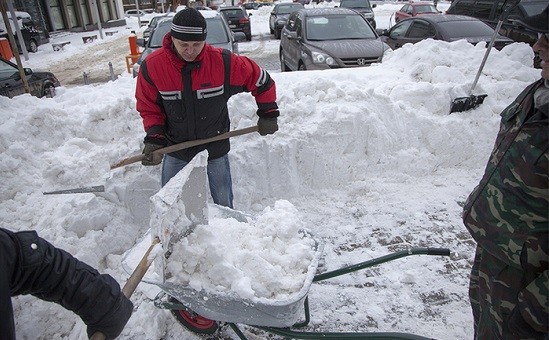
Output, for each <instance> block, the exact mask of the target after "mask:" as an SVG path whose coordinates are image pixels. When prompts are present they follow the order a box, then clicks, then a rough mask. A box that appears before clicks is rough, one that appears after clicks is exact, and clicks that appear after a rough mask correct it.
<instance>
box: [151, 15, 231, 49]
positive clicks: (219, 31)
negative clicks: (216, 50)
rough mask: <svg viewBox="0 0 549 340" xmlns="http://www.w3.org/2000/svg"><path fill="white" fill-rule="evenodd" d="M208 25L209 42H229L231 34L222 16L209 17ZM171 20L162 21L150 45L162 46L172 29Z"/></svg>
mask: <svg viewBox="0 0 549 340" xmlns="http://www.w3.org/2000/svg"><path fill="white" fill-rule="evenodd" d="M206 25H207V28H208V34H207V35H206V42H207V43H208V44H212V45H215V44H224V43H228V42H229V35H228V33H227V31H226V30H225V28H224V27H223V21H222V20H221V17H214V18H207V19H206ZM170 28H171V20H170V21H169V22H162V23H160V24H159V25H158V26H157V27H156V29H155V30H154V31H153V34H152V36H151V41H150V43H149V47H151V48H159V47H162V40H164V36H165V35H166V33H168V32H169V31H170Z"/></svg>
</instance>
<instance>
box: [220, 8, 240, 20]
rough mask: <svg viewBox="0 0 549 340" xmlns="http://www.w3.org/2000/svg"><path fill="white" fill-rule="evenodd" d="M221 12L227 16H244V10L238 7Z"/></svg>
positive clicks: (238, 17) (237, 17)
mask: <svg viewBox="0 0 549 340" xmlns="http://www.w3.org/2000/svg"><path fill="white" fill-rule="evenodd" d="M222 13H223V14H225V16H226V17H228V18H236V19H240V18H243V17H244V12H243V11H242V10H240V9H230V10H229V9H226V10H223V11H222Z"/></svg>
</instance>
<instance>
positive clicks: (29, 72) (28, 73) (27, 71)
mask: <svg viewBox="0 0 549 340" xmlns="http://www.w3.org/2000/svg"><path fill="white" fill-rule="evenodd" d="M23 71H25V75H26V76H30V75H31V74H32V69H30V68H27V67H25V68H24V69H23Z"/></svg>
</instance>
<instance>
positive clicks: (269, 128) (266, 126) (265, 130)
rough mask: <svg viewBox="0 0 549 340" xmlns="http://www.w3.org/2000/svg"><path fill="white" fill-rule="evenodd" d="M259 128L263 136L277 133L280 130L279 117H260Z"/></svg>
mask: <svg viewBox="0 0 549 340" xmlns="http://www.w3.org/2000/svg"><path fill="white" fill-rule="evenodd" d="M257 130H258V132H259V134H260V135H262V136H266V135H270V134H273V133H275V132H276V131H278V123H277V119H276V118H264V117H259V120H258V121H257Z"/></svg>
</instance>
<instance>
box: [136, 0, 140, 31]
mask: <svg viewBox="0 0 549 340" xmlns="http://www.w3.org/2000/svg"><path fill="white" fill-rule="evenodd" d="M135 9H136V10H137V25H138V26H139V27H141V13H139V0H135Z"/></svg>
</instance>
